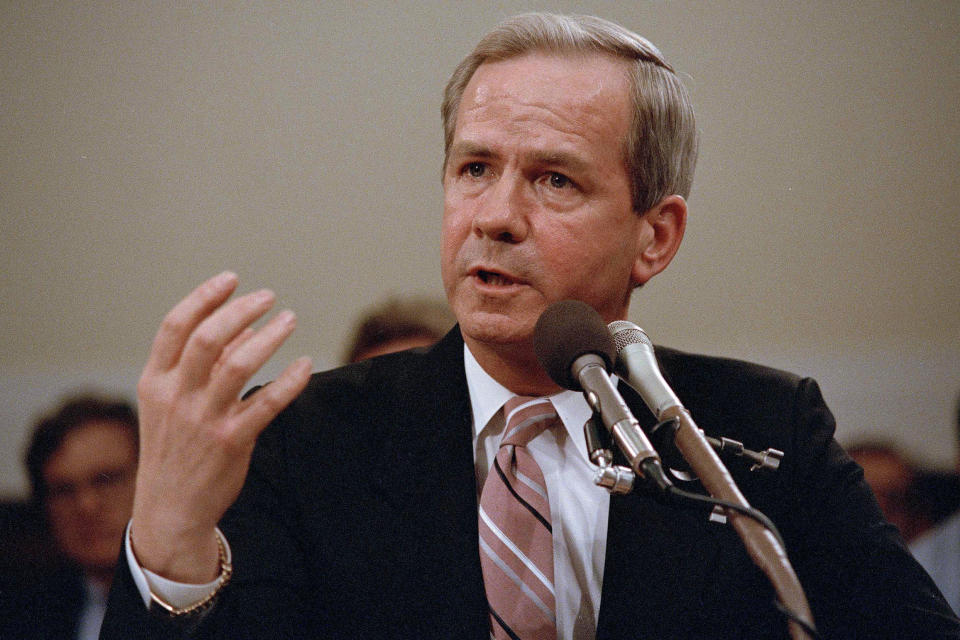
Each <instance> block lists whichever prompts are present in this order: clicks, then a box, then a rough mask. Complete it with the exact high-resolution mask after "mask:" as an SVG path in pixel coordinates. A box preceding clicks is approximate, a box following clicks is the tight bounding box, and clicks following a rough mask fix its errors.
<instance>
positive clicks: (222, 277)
mask: <svg viewBox="0 0 960 640" xmlns="http://www.w3.org/2000/svg"><path fill="white" fill-rule="evenodd" d="M236 280H237V274H235V273H234V272H233V271H223V272H221V273H218V274H217V275H215V276H214V277H213V283H214V284H215V285H217V286H218V287H222V286H225V285H227V284H228V283H230V282H235V281H236Z"/></svg>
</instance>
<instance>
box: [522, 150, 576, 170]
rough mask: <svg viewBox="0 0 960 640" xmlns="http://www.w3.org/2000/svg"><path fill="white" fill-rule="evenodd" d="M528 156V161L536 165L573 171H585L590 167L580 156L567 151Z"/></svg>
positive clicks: (529, 154)
mask: <svg viewBox="0 0 960 640" xmlns="http://www.w3.org/2000/svg"><path fill="white" fill-rule="evenodd" d="M526 155H527V160H528V161H532V162H535V163H536V164H542V165H552V166H557V167H565V168H567V169H570V170H572V171H585V170H586V169H587V168H589V166H590V163H589V162H587V161H586V160H584V159H583V158H581V157H580V156H578V155H576V154H573V153H567V152H565V151H532V152H530V153H528V154H526Z"/></svg>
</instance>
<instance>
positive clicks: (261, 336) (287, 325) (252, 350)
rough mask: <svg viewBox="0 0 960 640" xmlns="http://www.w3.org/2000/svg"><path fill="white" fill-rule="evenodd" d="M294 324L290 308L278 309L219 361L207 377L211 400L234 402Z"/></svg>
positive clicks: (222, 404)
mask: <svg viewBox="0 0 960 640" xmlns="http://www.w3.org/2000/svg"><path fill="white" fill-rule="evenodd" d="M296 324H297V322H296V316H294V314H293V312H292V311H289V310H284V311H281V312H280V313H278V314H277V315H276V316H274V317H273V318H271V319H270V321H269V322H268V323H267V324H266V325H264V326H263V328H262V329H260V330H259V331H257V332H255V333H254V334H253V335H251V336H250V337H248V338H246V339H245V340H244V341H243V343H242V344H238V345H237V346H236V347H235V348H234V349H233V351H232V353H231V354H230V355H229V357H226V358H224V359H223V360H222V361H221V362H219V363H218V367H217V372H216V374H215V375H213V376H212V377H211V379H210V389H211V392H212V393H213V394H214V396H215V397H214V398H213V399H214V402H215V403H216V404H218V405H219V406H220V407H224V406H226V405H229V404H230V403H233V402H235V401H236V399H237V396H238V395H239V393H240V392H241V391H242V390H243V387H244V386H245V385H246V384H247V381H249V380H250V378H251V377H252V376H253V374H254V373H256V372H257V370H259V369H260V367H262V366H263V365H264V363H266V361H267V360H269V359H270V357H271V356H272V355H273V354H274V353H275V352H276V351H277V349H279V348H280V345H281V344H283V342H284V341H285V340H286V339H287V338H288V337H289V336H290V334H291V333H292V332H293V330H294V328H295V327H296Z"/></svg>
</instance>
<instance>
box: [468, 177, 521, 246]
mask: <svg viewBox="0 0 960 640" xmlns="http://www.w3.org/2000/svg"><path fill="white" fill-rule="evenodd" d="M477 206H478V209H477V212H476V215H475V216H474V219H473V228H474V233H476V234H477V235H478V236H486V237H488V238H490V239H492V240H497V241H499V242H510V243H516V242H522V241H523V240H524V239H525V238H526V236H527V231H528V219H527V215H528V213H529V209H530V202H529V194H528V193H527V190H526V184H525V181H524V180H523V179H522V177H520V176H516V175H513V174H509V173H507V174H504V175H502V176H500V177H499V178H498V179H497V181H496V182H494V183H493V184H491V185H490V186H489V187H488V188H487V189H486V190H485V191H484V192H483V194H482V195H481V197H480V199H479V201H478V205H477Z"/></svg>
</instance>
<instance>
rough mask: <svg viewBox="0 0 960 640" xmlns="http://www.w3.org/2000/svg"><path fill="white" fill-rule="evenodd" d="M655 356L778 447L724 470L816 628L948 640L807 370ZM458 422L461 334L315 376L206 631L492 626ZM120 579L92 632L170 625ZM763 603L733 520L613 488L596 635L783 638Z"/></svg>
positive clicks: (280, 444)
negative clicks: (775, 456) (776, 540)
mask: <svg viewBox="0 0 960 640" xmlns="http://www.w3.org/2000/svg"><path fill="white" fill-rule="evenodd" d="M657 354H658V357H659V359H660V360H661V363H662V368H663V370H664V372H665V374H666V376H667V377H668V378H669V382H670V384H671V386H672V387H673V388H674V389H675V390H676V392H677V393H678V395H679V397H680V399H681V400H682V401H683V402H684V404H685V405H686V406H687V408H688V409H689V410H690V411H691V413H692V414H693V416H694V417H695V419H696V420H697V422H698V424H699V425H700V427H701V428H704V429H705V430H706V431H707V432H708V433H710V434H712V435H724V436H727V437H731V438H734V439H737V440H741V441H743V442H744V443H745V444H746V445H747V446H748V447H752V448H755V449H762V448H766V447H775V448H779V449H781V450H783V451H784V452H785V456H784V460H783V464H782V466H781V468H780V470H779V471H777V472H775V473H766V472H750V471H748V470H747V469H746V465H744V464H739V463H736V462H731V463H730V464H729V467H730V469H731V471H732V472H733V474H734V477H735V478H736V480H737V482H738V484H739V486H740V488H741V489H742V490H743V492H744V493H745V495H746V497H747V499H748V500H749V501H750V503H751V504H752V505H753V506H755V507H757V508H759V509H761V510H762V511H764V512H765V513H766V514H767V515H768V516H770V517H771V518H772V519H773V520H774V522H775V523H776V525H777V527H778V528H779V529H780V531H781V533H782V534H783V535H784V537H785V539H786V545H787V551H788V553H789V555H790V557H791V560H792V562H793V564H794V567H795V569H796V570H797V573H798V575H799V578H800V580H801V582H802V584H803V586H804V588H805V589H806V593H807V596H808V598H809V600H810V603H811V606H812V608H813V614H814V618H815V620H816V622H817V625H818V628H819V630H820V632H821V633H822V634H823V637H824V638H830V639H841V638H932V637H960V634H958V632H957V627H956V626H955V625H954V622H953V620H952V616H951V615H950V612H949V609H948V608H947V606H946V604H945V603H944V602H943V600H942V598H941V597H940V595H939V594H938V592H937V590H936V588H935V587H934V586H933V584H932V583H931V581H930V579H929V578H928V577H927V576H926V574H925V573H924V572H923V571H922V570H921V569H920V567H919V566H918V565H917V564H916V563H915V562H914V561H913V559H912V558H911V557H910V555H909V554H908V553H907V552H906V550H905V548H904V545H903V541H902V540H901V538H900V537H899V535H898V534H897V533H896V531H895V529H894V528H893V527H892V526H891V525H890V524H888V523H887V522H885V521H884V519H883V517H882V515H881V514H880V511H879V509H878V507H877V504H876V501H875V500H874V499H873V497H872V495H871V493H870V491H869V488H868V487H867V486H866V484H865V483H864V481H863V477H862V473H861V472H860V469H859V468H858V467H857V466H856V465H855V464H854V463H853V462H852V461H851V460H850V459H849V458H848V457H847V456H846V455H845V454H844V453H843V452H842V451H841V449H840V447H839V446H838V445H837V443H836V442H835V441H834V440H833V439H832V436H833V430H834V422H833V418H832V416H831V415H830V413H829V411H828V410H827V408H826V407H825V406H824V404H823V401H822V399H821V396H820V392H819V389H818V388H817V386H816V383H814V382H813V381H812V380H810V379H799V378H797V377H795V376H792V375H790V374H786V373H783V372H779V371H774V370H771V369H766V368H762V367H759V366H757V365H752V364H747V363H743V362H737V361H732V360H722V359H716V358H708V357H703V356H696V355H688V354H684V353H680V352H677V351H673V350H669V349H665V348H658V350H657ZM635 411H636V413H637V416H638V418H639V419H641V420H642V421H645V422H646V424H647V425H650V424H651V423H652V422H653V417H652V415H650V414H649V413H648V412H646V411H645V410H644V409H643V408H642V407H639V406H635ZM470 434H471V412H470V404H469V397H468V394H467V392H466V382H465V378H464V370H463V342H462V340H461V338H460V335H459V332H458V331H457V330H454V331H453V332H451V334H450V335H448V336H447V337H446V338H445V339H444V340H443V341H442V342H441V343H440V344H439V345H437V346H436V347H434V348H433V349H431V350H430V351H428V352H427V353H424V354H420V353H414V352H405V353H400V354H394V355H389V356H385V357H382V358H377V359H374V360H372V361H367V362H365V363H361V364H356V365H351V366H348V367H346V368H343V369H338V370H336V371H333V372H330V373H326V374H319V375H315V376H314V377H313V378H312V380H311V383H310V385H309V387H308V388H307V390H306V391H305V392H304V393H303V394H302V395H301V396H300V397H299V398H298V399H297V400H296V401H295V402H294V403H293V404H292V405H291V406H290V407H289V408H288V409H287V410H286V411H285V412H284V413H283V414H281V416H280V417H279V418H278V419H277V420H276V422H275V424H273V425H272V426H271V427H270V428H269V429H268V430H267V431H266V432H265V433H264V434H263V436H262V437H261V440H260V443H259V448H258V452H257V454H256V457H255V460H254V463H253V467H252V469H251V472H250V476H249V481H248V484H247V486H246V487H245V489H244V492H243V493H242V495H241V497H240V499H239V500H238V502H237V504H236V505H235V506H234V507H233V508H232V509H231V511H230V512H228V514H227V516H226V518H225V519H224V521H223V530H224V532H225V534H226V536H227V538H228V539H229V540H230V541H231V545H232V547H233V551H234V558H235V569H236V576H235V583H234V584H233V585H231V586H230V587H229V588H228V589H226V590H225V591H224V593H223V595H222V596H221V597H222V601H221V602H219V603H218V604H217V606H216V608H214V609H213V610H212V611H211V612H210V613H209V614H208V618H207V620H205V623H206V624H209V625H210V627H209V630H210V632H211V633H213V634H214V635H215V636H216V637H218V638H281V637H292V638H462V639H467V638H475V639H477V640H481V639H485V638H488V637H489V636H488V633H489V632H488V628H487V612H486V600H485V597H484V592H483V581H482V578H481V575H480V563H479V557H478V555H477V553H476V546H477V535H478V534H477V516H476V514H477V496H476V482H475V475H474V469H473V454H472V451H471V446H470V441H471V440H470V438H471V436H470ZM602 490H603V489H600V488H597V491H602ZM864 532H869V536H867V537H864ZM115 582H117V583H118V584H117V586H118V587H119V588H118V589H115V590H114V591H113V593H112V595H111V598H112V600H111V602H110V605H109V609H108V612H109V613H108V618H107V622H106V623H105V627H104V634H103V635H102V638H104V639H105V640H112V639H119V638H127V637H133V636H132V635H131V634H132V633H133V631H134V630H136V637H142V638H167V637H175V635H173V631H172V630H175V629H176V626H172V625H170V624H169V620H168V619H165V618H164V617H163V616H159V615H151V614H149V613H148V612H147V611H146V609H145V608H144V606H143V601H142V600H141V599H140V596H139V594H138V592H137V591H136V588H135V587H134V586H133V584H132V583H131V580H130V575H129V572H127V571H126V570H125V568H121V570H120V571H119V573H118V575H117V578H116V579H115ZM773 598H774V595H773V593H772V591H771V589H770V587H769V586H768V584H767V581H766V578H765V576H764V575H763V574H762V573H761V572H760V571H759V570H758V569H757V568H756V567H755V566H754V565H753V563H752V562H751V561H750V559H749V558H748V557H747V555H746V553H745V551H744V548H743V545H742V543H741V541H740V539H739V538H738V537H737V535H736V533H735V532H734V531H733V529H732V528H731V527H730V526H728V525H723V524H719V523H716V522H710V521H708V518H707V514H706V513H705V512H703V511H689V510H682V509H679V508H676V507H672V506H663V505H661V504H659V503H657V502H656V501H655V500H653V499H652V498H650V497H648V496H644V495H640V494H638V493H632V494H629V495H626V496H613V497H612V498H611V503H610V524H609V533H608V537H607V560H606V567H605V574H604V581H603V591H602V596H601V608H600V618H599V628H598V631H597V637H598V638H611V639H612V638H670V639H675V640H679V639H684V638H691V639H692V638H782V637H785V635H784V634H785V629H786V626H785V623H784V621H783V619H782V617H781V616H780V614H779V613H777V612H776V611H775V610H774V608H773V604H772V603H773ZM938 629H939V630H940V631H941V632H942V635H938V633H937V630H938Z"/></svg>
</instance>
